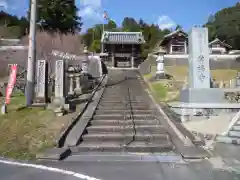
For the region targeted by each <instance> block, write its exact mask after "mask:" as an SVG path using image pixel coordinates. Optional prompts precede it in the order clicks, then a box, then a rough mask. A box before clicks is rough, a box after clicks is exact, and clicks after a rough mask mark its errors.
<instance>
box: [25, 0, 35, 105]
mask: <svg viewBox="0 0 240 180" xmlns="http://www.w3.org/2000/svg"><path fill="white" fill-rule="evenodd" d="M30 2H31V9H30V10H31V13H30V14H31V15H30V32H29V45H28V64H27V84H26V94H25V95H26V104H27V106H30V105H32V104H33V98H34V90H35V69H36V67H35V66H36V16H37V0H31V1H30Z"/></svg>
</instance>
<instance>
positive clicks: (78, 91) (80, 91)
mask: <svg viewBox="0 0 240 180" xmlns="http://www.w3.org/2000/svg"><path fill="white" fill-rule="evenodd" d="M74 92H75V94H77V95H81V94H82V88H78V89H77V88H76V89H74Z"/></svg>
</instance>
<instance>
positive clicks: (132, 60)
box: [131, 56, 134, 68]
mask: <svg viewBox="0 0 240 180" xmlns="http://www.w3.org/2000/svg"><path fill="white" fill-rule="evenodd" d="M131 65H132V68H134V57H133V56H132V57H131Z"/></svg>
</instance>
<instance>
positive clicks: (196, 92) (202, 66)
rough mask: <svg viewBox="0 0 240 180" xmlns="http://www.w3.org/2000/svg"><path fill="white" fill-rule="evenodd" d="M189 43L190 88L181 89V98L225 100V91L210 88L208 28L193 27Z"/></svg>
mask: <svg viewBox="0 0 240 180" xmlns="http://www.w3.org/2000/svg"><path fill="white" fill-rule="evenodd" d="M188 44H189V59H188V63H189V88H188V89H186V90H182V91H181V95H180V100H181V101H182V102H193V103H218V102H223V100H224V93H223V91H222V90H220V89H217V88H210V83H209V82H210V66H209V47H208V29H207V28H200V27H194V28H192V29H191V31H190V33H189V37H188Z"/></svg>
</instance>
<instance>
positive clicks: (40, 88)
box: [36, 60, 48, 103]
mask: <svg viewBox="0 0 240 180" xmlns="http://www.w3.org/2000/svg"><path fill="white" fill-rule="evenodd" d="M47 73H48V72H47V62H46V60H38V62H37V80H36V82H37V84H36V102H37V103H46V102H47V95H48V94H47V91H48V79H47V75H48V74H47Z"/></svg>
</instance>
